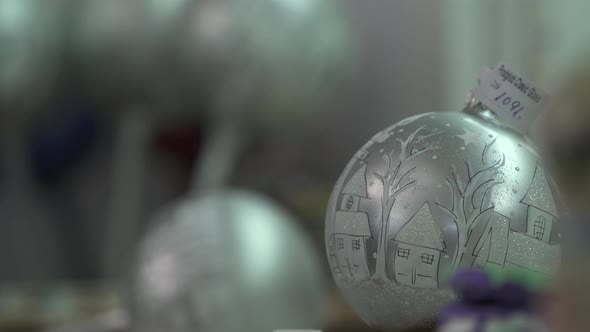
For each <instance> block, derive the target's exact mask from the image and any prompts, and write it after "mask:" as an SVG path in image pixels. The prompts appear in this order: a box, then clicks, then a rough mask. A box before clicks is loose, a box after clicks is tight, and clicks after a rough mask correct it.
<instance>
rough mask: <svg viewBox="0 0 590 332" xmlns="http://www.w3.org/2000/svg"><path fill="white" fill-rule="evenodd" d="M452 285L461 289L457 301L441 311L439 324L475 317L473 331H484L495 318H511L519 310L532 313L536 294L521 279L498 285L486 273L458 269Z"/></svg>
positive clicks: (520, 312)
mask: <svg viewBox="0 0 590 332" xmlns="http://www.w3.org/2000/svg"><path fill="white" fill-rule="evenodd" d="M450 285H451V286H452V287H453V289H455V291H456V293H457V301H456V302H455V303H452V304H450V305H449V306H447V307H446V308H445V309H444V310H443V311H442V312H441V313H440V315H439V328H443V327H445V325H447V324H449V323H451V322H452V321H456V320H461V319H466V318H471V319H475V321H476V322H477V323H476V326H475V328H474V330H473V332H481V331H484V328H485V326H486V323H487V322H488V321H489V320H491V319H502V320H506V321H508V320H510V319H511V318H513V317H515V315H517V314H522V315H531V314H532V312H531V299H532V295H533V294H532V293H531V292H530V291H529V290H528V289H527V288H526V287H525V286H523V285H520V284H518V283H514V282H507V283H504V284H501V285H499V286H498V287H494V286H492V284H491V282H490V280H489V277H488V276H487V275H486V274H485V273H483V272H480V271H475V270H466V271H460V272H458V273H456V274H455V275H454V276H453V278H452V279H451V282H450Z"/></svg>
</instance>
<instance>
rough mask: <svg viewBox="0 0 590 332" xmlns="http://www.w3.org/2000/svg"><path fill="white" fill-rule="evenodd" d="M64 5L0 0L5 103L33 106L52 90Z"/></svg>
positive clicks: (0, 81)
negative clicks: (32, 103)
mask: <svg viewBox="0 0 590 332" xmlns="http://www.w3.org/2000/svg"><path fill="white" fill-rule="evenodd" d="M63 5H64V3H63V1H62V0H53V1H37V0H0V50H1V55H0V101H1V102H2V103H4V104H10V106H12V107H14V106H15V105H17V107H21V106H23V105H24V106H30V105H29V103H30V102H31V101H38V100H39V99H40V98H43V97H45V96H46V95H47V93H48V92H49V91H50V89H49V87H51V86H53V82H52V80H53V79H54V78H55V75H56V70H57V66H58V62H59V56H60V55H61V50H62V46H63V45H62V36H63V29H62V27H63V26H62V22H63V17H62V14H63V11H64V6H63ZM19 111H20V109H19Z"/></svg>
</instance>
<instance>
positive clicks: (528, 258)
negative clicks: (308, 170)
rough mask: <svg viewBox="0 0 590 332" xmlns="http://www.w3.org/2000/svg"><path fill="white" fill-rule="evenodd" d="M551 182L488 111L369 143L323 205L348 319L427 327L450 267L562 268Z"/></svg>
mask: <svg viewBox="0 0 590 332" xmlns="http://www.w3.org/2000/svg"><path fill="white" fill-rule="evenodd" d="M550 182H551V181H550V180H549V179H548V177H547V176H546V174H545V171H544V169H543V166H542V164H541V161H540V160H539V157H538V155H537V154H536V153H535V151H534V149H533V148H532V147H531V145H530V143H529V142H528V140H527V139H526V138H525V137H524V136H522V135H520V134H518V133H516V132H515V131H512V130H511V129H508V128H507V127H505V126H503V125H502V124H501V123H500V122H499V121H498V120H497V119H496V118H495V116H494V114H493V113H491V112H490V111H486V110H481V111H477V112H473V114H467V113H459V112H457V113H427V114H421V115H418V116H415V117H412V118H408V119H405V120H403V121H401V122H399V123H397V124H395V125H393V126H391V127H389V128H387V129H385V130H384V131H382V132H380V133H378V134H377V135H375V136H374V137H373V138H372V139H371V140H370V141H369V142H368V143H367V144H365V145H364V146H363V147H362V148H361V149H360V150H359V151H358V152H357V153H356V154H355V156H354V158H353V159H352V160H351V161H350V162H349V164H348V165H347V166H346V168H345V170H344V172H343V174H342V175H341V176H340V179H339V180H338V182H337V184H336V186H335V188H334V191H333V193H332V196H331V198H330V202H329V206H328V210H327V216H326V249H327V253H328V258H329V262H330V265H331V269H332V272H333V276H334V278H335V280H336V283H337V284H338V286H339V287H340V288H341V290H342V292H343V294H344V296H345V298H346V299H347V300H348V301H349V303H350V304H351V306H352V307H353V309H354V310H355V311H356V313H357V314H358V315H359V316H360V317H361V318H362V319H363V320H364V321H365V322H367V323H368V324H369V325H371V326H373V327H378V328H382V329H396V328H407V327H410V326H415V325H421V324H424V323H425V322H428V321H429V320H431V319H432V318H433V317H434V316H435V315H436V314H437V312H438V311H439V310H440V309H441V308H442V306H443V305H444V304H445V303H447V302H448V301H449V300H451V299H452V298H453V294H452V292H451V291H449V289H448V288H447V287H446V282H447V280H448V279H449V277H450V276H451V275H452V274H453V273H454V272H455V271H457V270H460V269H464V268H465V269H466V268H473V269H478V270H488V271H495V272H496V273H497V272H498V271H500V272H501V271H504V270H505V271H511V272H518V271H520V270H522V271H527V272H530V271H532V272H535V273H536V275H538V276H539V278H540V279H543V278H545V277H547V276H550V275H551V274H552V271H553V270H554V268H555V266H556V264H558V263H559V261H560V245H559V242H560V238H561V234H560V224H559V219H558V218H559V214H558V208H557V206H556V200H555V198H554V194H555V192H554V191H553V190H552V187H551V185H550Z"/></svg>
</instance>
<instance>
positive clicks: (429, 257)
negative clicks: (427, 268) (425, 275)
mask: <svg viewBox="0 0 590 332" xmlns="http://www.w3.org/2000/svg"><path fill="white" fill-rule="evenodd" d="M420 258H421V259H422V263H426V264H428V265H432V263H434V255H430V254H426V253H424V254H422V255H421V256H420Z"/></svg>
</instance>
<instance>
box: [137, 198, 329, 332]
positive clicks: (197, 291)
mask: <svg viewBox="0 0 590 332" xmlns="http://www.w3.org/2000/svg"><path fill="white" fill-rule="evenodd" d="M156 222H157V224H156V225H155V227H154V228H153V229H152V230H151V231H150V232H148V234H147V236H146V237H145V239H144V241H143V242H142V244H141V246H140V250H139V259H138V262H137V269H136V271H135V275H134V278H133V282H131V287H132V290H131V294H130V302H131V303H130V305H131V310H132V317H133V320H134V322H135V325H136V326H137V328H138V331H171V332H175V331H195V330H198V331H204V332H218V331H219V332H221V331H247V332H249V331H252V332H254V331H273V330H275V329H281V328H317V327H318V325H319V324H320V323H321V322H320V320H321V312H322V310H321V308H322V298H323V289H324V287H323V284H324V283H323V280H322V279H323V278H322V269H321V265H320V261H319V259H318V255H317V253H316V252H315V251H314V250H313V248H312V244H311V241H310V240H309V239H308V237H307V236H306V234H305V233H304V232H303V231H302V230H301V229H299V228H298V227H297V223H296V222H295V220H294V219H293V217H291V216H290V215H289V214H287V213H286V212H285V211H284V210H283V209H281V208H279V207H278V206H276V205H275V204H274V203H272V202H270V201H269V200H268V199H266V198H263V197H261V196H258V195H256V194H253V193H249V192H245V191H236V190H231V191H230V190H226V191H220V192H217V193H209V194H205V195H201V196H199V197H196V198H191V199H186V200H184V201H183V202H181V203H180V204H177V205H175V206H173V207H171V208H169V209H165V210H164V211H163V212H162V213H161V214H160V215H159V216H158V217H157V220H156Z"/></svg>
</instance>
